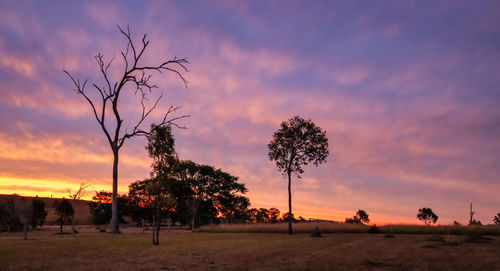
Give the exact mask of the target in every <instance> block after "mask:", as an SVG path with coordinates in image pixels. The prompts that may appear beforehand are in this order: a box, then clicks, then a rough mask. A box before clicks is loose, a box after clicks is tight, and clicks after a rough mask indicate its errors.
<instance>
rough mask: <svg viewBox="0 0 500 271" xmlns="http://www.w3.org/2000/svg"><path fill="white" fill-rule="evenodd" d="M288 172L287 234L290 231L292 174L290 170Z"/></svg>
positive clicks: (290, 232)
mask: <svg viewBox="0 0 500 271" xmlns="http://www.w3.org/2000/svg"><path fill="white" fill-rule="evenodd" d="M287 173H288V234H293V232H292V176H291V172H290V170H289V171H288V172H287Z"/></svg>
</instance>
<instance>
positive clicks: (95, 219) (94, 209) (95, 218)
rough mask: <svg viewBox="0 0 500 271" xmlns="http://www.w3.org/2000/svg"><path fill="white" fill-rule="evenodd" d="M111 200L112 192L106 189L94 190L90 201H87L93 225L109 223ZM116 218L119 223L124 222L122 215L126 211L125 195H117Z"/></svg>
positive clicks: (126, 201) (125, 213) (126, 200)
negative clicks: (94, 192)
mask: <svg viewBox="0 0 500 271" xmlns="http://www.w3.org/2000/svg"><path fill="white" fill-rule="evenodd" d="M112 200H113V197H112V193H111V192H106V191H100V192H96V194H95V195H94V196H92V202H89V204H88V206H89V210H90V222H91V223H92V224H94V225H103V224H109V223H110V221H111V202H112ZM117 202H118V206H119V207H120V208H119V212H118V219H119V222H120V223H126V221H125V219H123V217H124V216H125V215H127V213H128V197H127V196H126V195H118V199H117Z"/></svg>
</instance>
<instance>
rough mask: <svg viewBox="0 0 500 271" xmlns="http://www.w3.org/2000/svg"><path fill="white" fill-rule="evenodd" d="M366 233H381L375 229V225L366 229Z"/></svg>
mask: <svg viewBox="0 0 500 271" xmlns="http://www.w3.org/2000/svg"><path fill="white" fill-rule="evenodd" d="M368 233H381V231H380V229H379V228H378V227H377V225H373V226H371V227H370V229H368Z"/></svg>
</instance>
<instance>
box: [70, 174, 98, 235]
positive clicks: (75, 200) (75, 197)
mask: <svg viewBox="0 0 500 271" xmlns="http://www.w3.org/2000/svg"><path fill="white" fill-rule="evenodd" d="M91 187H92V185H90V184H86V183H81V184H80V187H79V188H78V190H76V192H75V193H73V192H71V190H68V196H69V198H70V199H71V203H72V205H73V210H75V212H74V213H73V217H72V218H71V231H72V232H73V235H75V234H77V233H78V232H77V231H76V228H75V223H76V222H75V213H76V205H78V201H79V200H81V199H82V198H83V197H85V196H86V194H85V190H86V189H88V188H91Z"/></svg>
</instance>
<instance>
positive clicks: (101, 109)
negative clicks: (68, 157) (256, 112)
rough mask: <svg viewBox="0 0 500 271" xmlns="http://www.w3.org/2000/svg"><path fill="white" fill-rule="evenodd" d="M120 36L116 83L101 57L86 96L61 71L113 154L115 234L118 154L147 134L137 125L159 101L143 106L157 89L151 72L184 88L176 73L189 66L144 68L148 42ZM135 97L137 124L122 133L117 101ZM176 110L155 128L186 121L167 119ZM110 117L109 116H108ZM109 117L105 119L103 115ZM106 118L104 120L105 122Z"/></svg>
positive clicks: (177, 62)
mask: <svg viewBox="0 0 500 271" xmlns="http://www.w3.org/2000/svg"><path fill="white" fill-rule="evenodd" d="M118 29H119V30H120V32H121V33H122V34H123V35H124V36H125V39H126V40H127V48H126V50H125V51H122V52H121V56H122V58H123V61H122V63H123V65H124V67H123V73H122V74H121V76H120V77H119V79H118V80H117V81H116V82H113V81H112V77H113V76H112V75H113V74H114V73H113V72H111V71H110V70H109V68H110V67H111V64H112V62H113V59H111V61H109V62H107V63H106V62H105V59H104V56H103V55H102V54H100V53H99V54H98V55H97V56H96V57H95V59H96V61H97V65H98V68H99V71H100V74H101V76H102V80H101V82H103V83H104V84H101V83H98V82H96V83H92V91H93V93H89V90H88V88H86V87H87V82H88V80H85V81H83V82H80V80H79V79H76V78H74V77H73V76H72V75H71V74H70V73H69V72H67V71H64V72H65V73H66V74H67V75H68V76H69V78H70V79H71V81H72V82H73V85H74V91H75V92H76V93H77V94H79V95H82V96H83V98H84V100H85V101H86V102H87V103H88V104H89V105H90V107H91V111H92V113H93V115H94V117H95V119H96V120H97V122H98V123H99V125H100V127H101V129H102V131H103V133H104V135H105V137H106V139H107V141H108V143H109V146H110V148H111V151H112V153H113V194H112V204H111V205H112V208H111V210H112V212H111V214H112V215H111V224H110V228H111V229H110V230H111V233H118V232H119V214H118V154H119V151H120V149H121V147H123V144H124V143H125V140H127V139H130V138H132V137H135V136H147V135H149V131H145V130H143V129H142V128H141V124H143V123H144V121H145V120H146V119H147V117H148V116H149V115H150V114H151V112H153V110H155V108H156V106H157V105H158V102H159V101H160V99H161V97H162V96H161V95H160V96H159V97H158V98H157V99H155V100H154V102H153V103H152V105H151V106H150V107H148V106H147V104H146V102H147V100H148V96H149V95H150V94H151V93H152V90H153V89H155V88H157V85H155V84H153V83H151V81H150V79H151V76H152V74H151V73H153V72H160V73H162V72H163V71H168V72H173V73H174V74H176V75H178V76H179V77H180V79H181V80H182V81H183V82H184V84H185V85H186V86H187V81H186V79H185V78H184V77H183V75H182V73H181V72H180V71H186V72H187V68H186V66H185V65H186V64H188V63H189V62H188V61H187V59H186V58H180V59H178V58H173V59H170V60H166V61H160V62H159V64H156V65H144V64H143V58H142V57H143V55H144V52H145V51H146V49H147V47H148V45H149V40H147V39H146V35H144V36H143V38H142V42H141V44H140V45H139V46H137V44H134V42H133V41H132V36H131V34H130V29H129V28H128V27H127V30H126V31H125V30H123V29H122V28H120V27H119V26H118ZM131 92H132V93H135V94H139V95H140V96H139V97H140V110H139V111H140V113H139V117H138V120H137V122H135V124H133V125H131V126H130V129H129V130H126V128H125V131H123V130H124V126H125V123H124V118H123V115H124V114H123V113H124V112H122V111H121V110H120V108H119V106H118V105H119V102H118V101H119V100H120V99H124V98H123V95H126V94H127V93H129V94H130V93H131ZM178 109H179V107H173V106H171V107H170V108H169V109H168V111H167V112H166V113H165V115H164V116H163V118H162V120H161V122H160V123H159V124H158V126H164V125H170V124H173V125H176V123H175V121H176V120H178V119H180V118H183V117H186V116H181V117H174V118H170V115H171V114H172V113H174V112H175V111H177V110H178ZM109 113H111V114H109ZM106 114H109V115H106ZM106 117H107V118H106Z"/></svg>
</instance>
